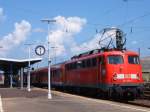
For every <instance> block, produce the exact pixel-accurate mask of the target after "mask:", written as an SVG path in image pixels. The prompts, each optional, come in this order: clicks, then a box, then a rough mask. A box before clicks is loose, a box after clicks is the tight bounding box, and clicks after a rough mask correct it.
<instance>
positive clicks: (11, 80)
mask: <svg viewBox="0 0 150 112" xmlns="http://www.w3.org/2000/svg"><path fill="white" fill-rule="evenodd" d="M12 83H13V79H12V64H10V88H12V87H13V86H12Z"/></svg>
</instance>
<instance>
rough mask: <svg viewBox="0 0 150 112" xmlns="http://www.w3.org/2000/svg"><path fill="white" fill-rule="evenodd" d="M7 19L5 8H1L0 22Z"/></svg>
mask: <svg viewBox="0 0 150 112" xmlns="http://www.w3.org/2000/svg"><path fill="white" fill-rule="evenodd" d="M4 19H5V15H4V10H3V8H0V21H2V20H4Z"/></svg>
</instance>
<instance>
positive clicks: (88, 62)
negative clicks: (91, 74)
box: [87, 59, 91, 67]
mask: <svg viewBox="0 0 150 112" xmlns="http://www.w3.org/2000/svg"><path fill="white" fill-rule="evenodd" d="M87 67H91V59H88V60H87Z"/></svg>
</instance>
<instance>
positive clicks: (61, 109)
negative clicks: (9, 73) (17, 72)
mask: <svg viewBox="0 0 150 112" xmlns="http://www.w3.org/2000/svg"><path fill="white" fill-rule="evenodd" d="M0 112H150V108H145V107H139V106H133V105H128V104H121V103H116V102H113V101H106V100H101V99H92V98H87V97H83V96H77V95H71V94H68V93H62V92H58V91H52V99H47V90H46V89H40V88H32V89H31V91H30V92H28V91H27V90H26V89H23V90H20V89H17V88H0Z"/></svg>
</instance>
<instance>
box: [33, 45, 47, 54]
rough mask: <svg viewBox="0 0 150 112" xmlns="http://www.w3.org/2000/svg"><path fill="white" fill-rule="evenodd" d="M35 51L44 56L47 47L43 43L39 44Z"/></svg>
mask: <svg viewBox="0 0 150 112" xmlns="http://www.w3.org/2000/svg"><path fill="white" fill-rule="evenodd" d="M35 53H36V54H37V55H39V56H42V55H44V54H45V47H44V46H42V45H39V46H37V47H36V48H35Z"/></svg>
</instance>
